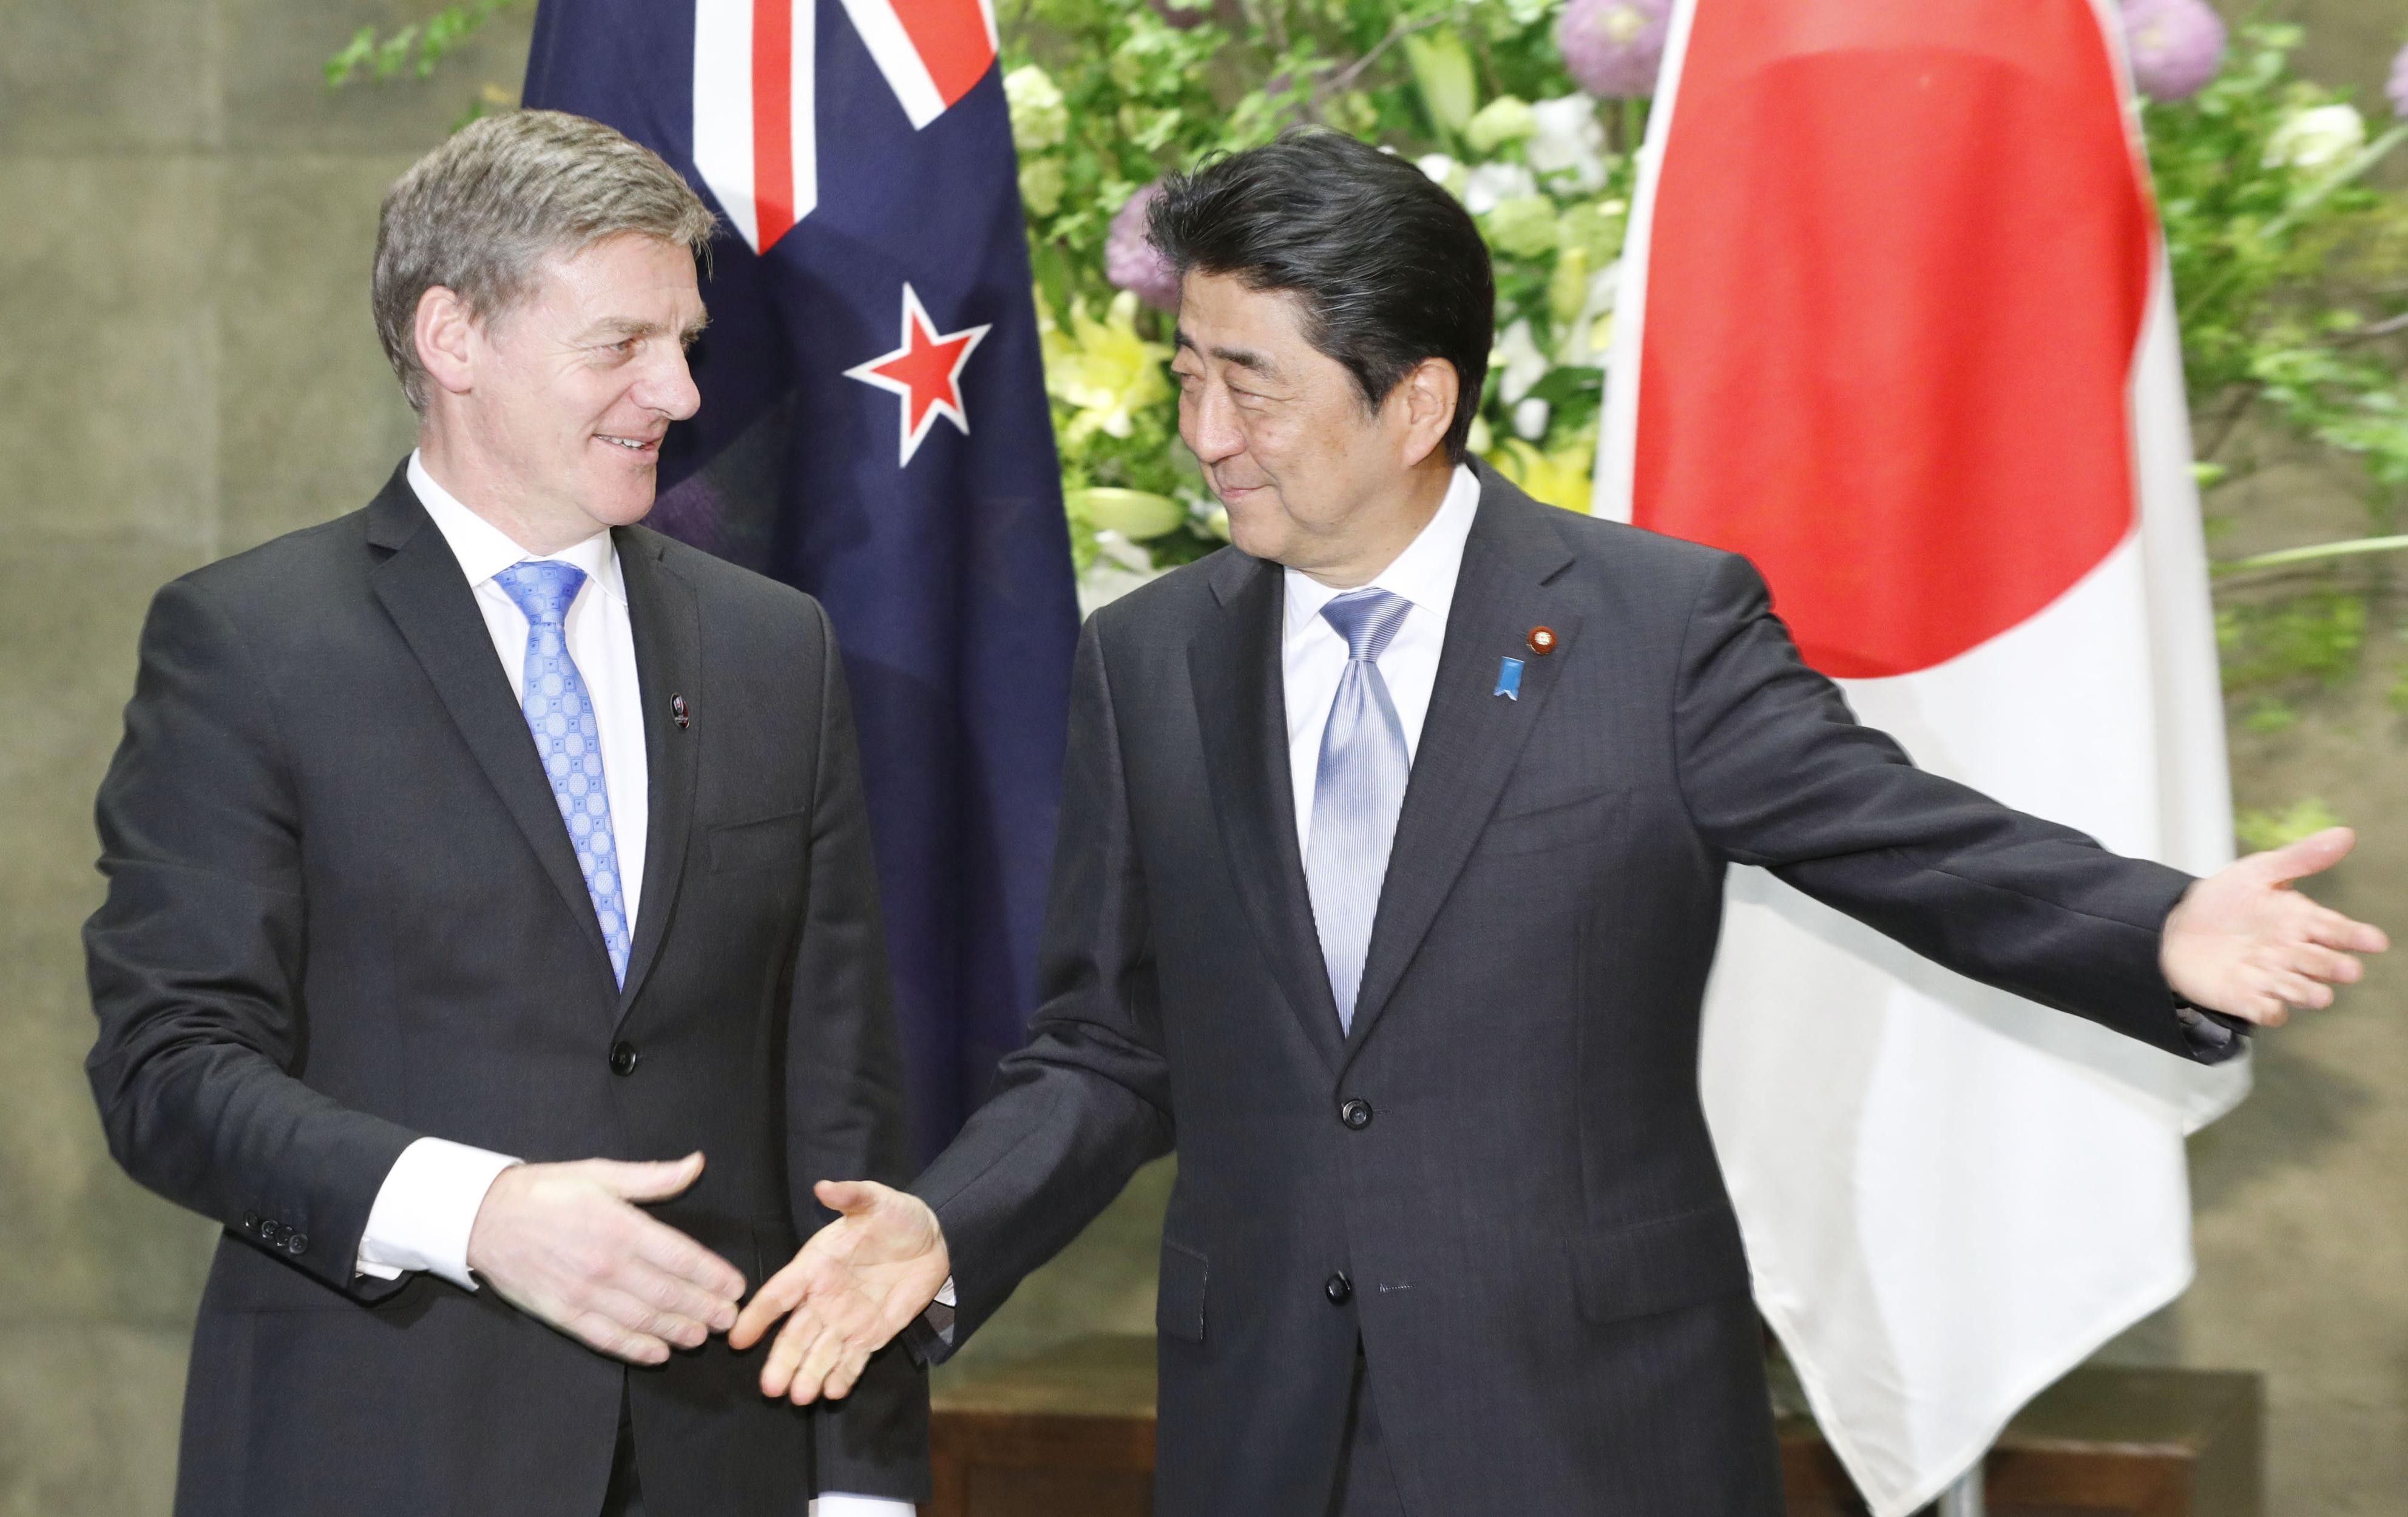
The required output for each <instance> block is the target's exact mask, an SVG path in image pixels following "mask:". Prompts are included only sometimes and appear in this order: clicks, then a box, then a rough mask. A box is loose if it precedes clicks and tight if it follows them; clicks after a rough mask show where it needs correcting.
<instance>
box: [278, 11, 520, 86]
mask: <svg viewBox="0 0 2408 1517" xmlns="http://www.w3.org/2000/svg"><path fill="white" fill-rule="evenodd" d="M527 3H528V0H460V3H459V4H456V5H449V6H445V7H443V8H442V9H440V10H438V11H437V12H436V13H435V14H434V15H432V16H429V17H427V18H426V19H425V20H424V21H413V22H411V23H410V24H409V25H408V26H405V27H402V28H401V29H400V30H399V31H396V32H394V34H393V35H392V36H385V37H380V36H377V29H376V28H375V27H373V26H363V27H361V28H360V29H359V31H358V32H357V33H355V34H353V36H352V37H351V43H350V45H349V46H347V47H345V48H344V49H343V50H342V51H340V52H338V53H337V54H335V55H334V56H333V57H332V58H329V59H327V60H326V88H328V89H330V90H339V89H341V88H342V87H343V86H344V85H346V84H348V83H350V82H351V80H352V79H355V78H357V77H358V76H360V75H362V74H366V75H367V76H368V77H369V78H371V79H377V80H378V81H380V82H382V81H384V80H388V79H399V78H401V77H403V76H404V75H408V76H409V77H410V78H413V79H432V78H433V77H434V75H435V70H436V68H437V65H439V64H441V63H442V62H443V60H444V59H446V58H448V57H450V56H451V55H452V53H454V52H457V51H458V50H460V49H461V48H462V47H463V46H464V45H466V42H467V40H468V39H469V38H470V37H472V36H476V34H477V33H478V31H479V30H480V29H481V28H482V27H483V26H484V24H485V23H486V22H487V21H492V20H493V19H494V18H495V16H498V15H500V14H501V13H502V12H503V11H505V10H515V9H517V8H519V7H521V6H523V5H526V4H527Z"/></svg>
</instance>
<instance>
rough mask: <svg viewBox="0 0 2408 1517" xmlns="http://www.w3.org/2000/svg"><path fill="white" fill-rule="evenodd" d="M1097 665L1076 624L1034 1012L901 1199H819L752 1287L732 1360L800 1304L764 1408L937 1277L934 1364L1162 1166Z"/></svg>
mask: <svg viewBox="0 0 2408 1517" xmlns="http://www.w3.org/2000/svg"><path fill="white" fill-rule="evenodd" d="M1106 665H1107V660H1106V658H1105V655H1104V652H1103V648H1102V644H1101V640H1100V635H1099V633H1098V630H1097V623H1095V622H1093V621H1091V622H1089V623H1088V624H1087V629H1086V632H1085V634H1084V635H1083V636H1082V638H1081V640H1080V644H1079V658H1078V665H1077V668H1076V670H1075V672H1074V674H1073V678H1072V684H1071V704H1070V743H1069V754H1068V766H1067V769H1066V773H1065V775H1064V780H1063V787H1062V828H1061V834H1060V837H1059V840H1058V841H1057V842H1056V844H1055V848H1054V882H1053V893H1052V896H1051V899H1050V901H1049V903H1048V907H1047V912H1046V923H1045V941H1044V946H1043V950H1042V952H1041V953H1040V955H1039V990H1040V992H1041V993H1042V997H1043V998H1042V1002H1041V1004H1040V1006H1039V1009H1038V1013H1037V1017H1036V1021H1035V1025H1034V1027H1033V1028H1032V1030H1031V1035H1030V1038H1029V1041H1028V1044H1027V1046H1026V1047H1025V1048H1023V1049H1021V1050H1020V1051H1019V1052H1015V1053H1013V1054H1011V1055H1010V1056H1009V1057H1007V1058H1006V1059H1005V1060H1004V1061H1003V1063H1002V1065H1001V1066H999V1067H998V1068H997V1069H996V1089H995V1094H994V1095H993V1096H992V1097H991V1098H990V1099H989V1100H988V1101H987V1103H986V1104H985V1105H984V1106H982V1107H981V1108H980V1109H979V1110H978V1112H977V1113H976V1114H975V1115H973V1116H972V1117H971V1118H970V1121H969V1124H968V1126H967V1127H965V1128H964V1129H963V1130H962V1134H961V1136H960V1137H959V1138H956V1139H954V1141H953V1145H952V1146H951V1147H950V1148H948V1149H946V1151H945V1152H943V1153H942V1154H940V1155H939V1157H938V1159H937V1161H936V1163H935V1164H933V1165H931V1166H929V1167H928V1170H927V1172H926V1173H925V1174H924V1175H922V1176H921V1177H920V1178H919V1179H918V1180H916V1181H913V1182H912V1184H911V1194H910V1195H905V1194H902V1193H899V1192H895V1191H890V1190H887V1189H886V1188H884V1187H882V1186H874V1185H851V1184H847V1185H838V1186H827V1185H823V1186H822V1187H821V1188H820V1190H819V1193H818V1194H819V1195H820V1198H821V1199H822V1200H823V1201H824V1202H825V1203H826V1204H828V1205H830V1206H836V1207H839V1209H841V1210H842V1211H843V1212H844V1215H843V1216H842V1217H840V1218H839V1220H838V1221H836V1222H833V1223H831V1224H828V1225H827V1226H826V1227H825V1228H823V1229H822V1230H821V1232H820V1233H819V1234H817V1235H815V1236H814V1237H813V1238H810V1241H809V1242H807V1243H806V1244H805V1245H804V1247H803V1249H802V1252H800V1253H798V1254H797V1255H796V1259H795V1261H794V1262H793V1263H792V1264H790V1265H789V1266H788V1267H786V1268H785V1269H783V1270H781V1271H780V1272H779V1273H778V1274H777V1275H776V1276H775V1277H773V1278H772V1279H771V1281H769V1282H768V1283H767V1284H766V1285H764V1286H763V1287H762V1290H761V1293H760V1295H757V1296H756V1297H754V1299H753V1302H752V1304H751V1305H750V1306H748V1307H747V1309H746V1310H745V1313H744V1315H743V1317H742V1319H741V1320H739V1321H738V1324H737V1328H736V1332H735V1335H734V1336H732V1337H731V1338H730V1341H731V1342H733V1343H735V1344H736V1345H737V1346H738V1347H739V1348H740V1347H743V1346H746V1345H748V1344H750V1343H752V1342H753V1341H754V1340H755V1339H757V1338H759V1336H760V1335H761V1334H762V1333H764V1332H766V1331H767V1328H768V1326H769V1325H770V1324H772V1323H773V1322H775V1321H776V1319H777V1318H778V1317H779V1316H781V1315H783V1314H784V1313H786V1312H787V1311H790V1310H794V1309H796V1307H798V1306H804V1305H806V1304H808V1307H809V1309H807V1310H805V1311H802V1312H799V1313H797V1315H796V1319H795V1320H794V1321H793V1322H791V1323H790V1324H789V1326H788V1328H787V1329H786V1332H785V1334H783V1335H781V1341H780V1343H779V1345H778V1346H777V1348H776V1349H774V1350H773V1351H772V1353H771V1358H770V1363H769V1366H768V1367H767V1370H765V1372H764V1374H763V1377H762V1388H763V1390H764V1391H765V1392H767V1394H769V1395H788V1396H790V1397H792V1398H793V1399H795V1400H796V1401H809V1400H811V1399H813V1398H815V1397H817V1396H820V1395H841V1394H843V1389H842V1388H843V1387H844V1386H846V1385H847V1384H849V1381H848V1379H847V1370H848V1367H853V1366H855V1365H857V1364H859V1363H862V1362H864V1355H865V1353H866V1352H867V1351H869V1350H874V1349H875V1348H876V1347H877V1346H878V1345H880V1344H883V1343H885V1342H886V1341H887V1340H888V1339H889V1338H892V1337H893V1336H894V1335H895V1334H896V1332H898V1331H900V1330H901V1329H902V1328H904V1327H905V1326H908V1325H909V1324H910V1323H911V1321H912V1320H913V1319H914V1318H916V1317H917V1316H919V1315H920V1313H921V1312H922V1311H923V1310H925V1309H926V1307H927V1305H928V1303H929V1302H930V1301H931V1300H932V1299H933V1298H934V1296H935V1295H936V1292H937V1290H938V1287H939V1285H940V1284H941V1283H942V1282H943V1281H944V1280H945V1278H946V1275H947V1272H948V1270H950V1271H951V1272H952V1274H953V1281H954V1285H955V1289H956V1292H957V1297H956V1300H957V1305H956V1315H955V1317H954V1331H953V1336H952V1338H950V1339H949V1340H945V1341H941V1342H935V1343H931V1344H928V1345H926V1352H927V1353H928V1356H929V1357H930V1358H932V1359H933V1358H941V1357H943V1356H944V1355H945V1354H948V1353H950V1352H952V1351H953V1349H955V1348H958V1347H959V1346H960V1344H961V1343H962V1342H963V1341H964V1340H966V1339H967V1338H968V1336H969V1334H970V1333H972V1332H974V1331H975V1330H976V1329H977V1328H978V1326H979V1324H981V1323H982V1322H984V1321H985V1319H986V1318H987V1316H988V1315H989V1314H991V1313H992V1312H993V1311H994V1310H995V1309H996V1308H997V1307H999V1306H1001V1305H1002V1304H1003V1302H1004V1301H1005V1300H1006V1299H1007V1298H1008V1297H1009V1296H1010V1295H1011V1292H1012V1290H1013V1288H1014V1287H1016V1286H1017V1285H1018V1284H1019V1282H1020V1281H1021V1279H1022V1277H1024V1276H1025V1275H1026V1274H1027V1273H1028V1271H1030V1270H1031V1269H1034V1268H1036V1267H1038V1266H1039V1265H1041V1264H1043V1263H1044V1262H1045V1261H1046V1260H1047V1259H1050V1258H1052V1257H1053V1256H1054V1253H1055V1252H1058V1251H1059V1250H1060V1249H1061V1248H1062V1246H1063V1245H1064V1244H1066V1243H1068V1241H1069V1240H1070V1239H1071V1238H1075V1237H1077V1236H1078V1233H1079V1230H1080V1229H1081V1228H1082V1227H1084V1226H1085V1225H1086V1224H1087V1223H1088V1222H1089V1221H1091V1220H1092V1219H1093V1218H1094V1217H1095V1215H1096V1213H1097V1212H1098V1211H1101V1210H1102V1209H1104V1208H1105V1207H1106V1206H1107V1205H1109V1204H1111V1199H1112V1197H1113V1196H1115V1195H1119V1194H1120V1192H1121V1190H1122V1188H1123V1187H1124V1186H1125V1185H1126V1184H1127V1183H1128V1179H1129V1176H1130V1175H1132V1174H1134V1173H1135V1172H1136V1171H1137V1168H1138V1166H1140V1165H1142V1164H1144V1163H1145V1162H1146V1161H1147V1160H1149V1159H1153V1158H1155V1157H1158V1156H1159V1155H1161V1154H1163V1153H1165V1152H1168V1151H1169V1149H1170V1145H1171V1118H1170V1071H1169V1064H1168V1059H1167V1058H1166V1057H1165V1055H1164V1052H1163V1043H1162V1026H1161V1012H1160V1007H1159V1005H1158V1002H1157V997H1156V991H1155V980H1154V957H1153V941H1152V936H1151V933H1150V930H1149V927H1148V918H1147V903H1146V894H1145V884H1144V876H1143V871H1142V869H1141V868H1140V864H1139V860H1138V856H1137V848H1136V842H1135V838H1134V837H1133V834H1132V829H1131V824H1130V820H1129V809H1128V795H1127V790H1126V780H1125V772H1124V770H1123V767H1122V764H1121V753H1120V743H1119V737H1118V732H1117V728H1116V726H1115V723H1114V718H1113V712H1112V702H1111V685H1110V680H1109V677H1108V674H1107V668H1106ZM819 1173H821V1174H825V1173H827V1171H825V1170H822V1171H819ZM788 1338H791V1340H792V1341H791V1342H790V1341H788ZM822 1366H824V1367H825V1372H824V1373H820V1374H818V1375H817V1378H816V1379H814V1372H815V1371H818V1370H819V1369H820V1368H821V1367H822ZM797 1371H798V1372H797Z"/></svg>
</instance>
